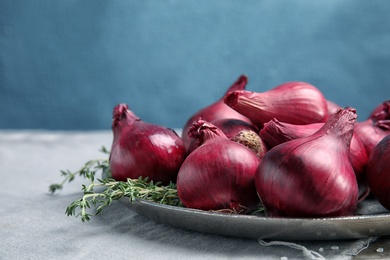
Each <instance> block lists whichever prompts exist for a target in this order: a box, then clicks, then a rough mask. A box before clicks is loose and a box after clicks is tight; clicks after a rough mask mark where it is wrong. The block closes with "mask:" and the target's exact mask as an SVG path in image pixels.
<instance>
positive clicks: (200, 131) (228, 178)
mask: <svg viewBox="0 0 390 260" xmlns="http://www.w3.org/2000/svg"><path fill="white" fill-rule="evenodd" d="M189 135H190V136H191V137H192V138H194V139H196V140H197V142H198V145H199V147H198V148H197V149H195V150H194V151H193V152H192V153H190V154H189V155H188V157H187V158H186V159H185V161H184V162H183V164H182V166H181V168H180V171H179V174H178V176H177V192H178V195H179V198H180V200H181V202H182V203H183V205H184V206H186V207H189V208H194V209H202V210H219V211H227V212H237V213H246V212H249V211H250V210H253V209H254V208H255V207H256V206H257V205H258V204H259V198H258V196H257V194H256V189H255V181H254V175H255V171H256V168H257V166H258V164H259V162H260V159H259V157H258V156H257V155H256V153H254V152H253V151H252V150H250V149H249V148H247V147H246V146H244V145H242V144H239V143H237V142H234V141H231V140H229V139H228V138H227V137H226V135H225V134H224V133H223V132H222V131H221V130H220V129H219V128H218V127H216V126H215V125H213V124H211V123H208V122H206V121H204V120H198V121H197V122H195V123H194V124H193V126H192V127H191V128H190V130H189Z"/></svg>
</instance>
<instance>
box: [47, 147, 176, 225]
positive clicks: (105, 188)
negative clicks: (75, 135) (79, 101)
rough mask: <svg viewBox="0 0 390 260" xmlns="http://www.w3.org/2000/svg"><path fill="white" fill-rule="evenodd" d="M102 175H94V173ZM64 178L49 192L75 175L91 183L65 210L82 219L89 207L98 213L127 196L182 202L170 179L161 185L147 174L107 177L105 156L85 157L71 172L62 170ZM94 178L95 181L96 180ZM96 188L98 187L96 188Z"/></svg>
mask: <svg viewBox="0 0 390 260" xmlns="http://www.w3.org/2000/svg"><path fill="white" fill-rule="evenodd" d="M100 151H101V152H103V153H106V154H109V151H108V150H107V149H106V148H105V147H102V148H101V150H100ZM99 172H100V173H101V175H102V178H96V177H95V176H96V174H97V173H99ZM61 175H62V176H64V180H63V181H62V182H61V183H56V184H52V185H50V186H49V190H50V192H52V193H54V192H55V191H57V190H61V189H62V188H63V186H64V184H65V183H67V182H71V181H73V180H74V179H75V177H76V176H78V175H79V176H81V177H84V178H85V179H87V180H88V181H89V182H90V184H89V185H84V184H83V185H82V189H81V190H82V191H83V196H82V197H81V198H80V199H78V200H76V201H73V202H72V203H71V204H69V206H68V207H67V208H66V210H65V214H66V215H67V216H75V217H79V216H80V217H81V220H82V222H85V221H89V220H90V219H91V216H92V214H91V213H90V211H89V209H91V208H92V207H94V208H95V209H96V212H95V215H97V214H100V213H101V212H102V211H103V209H104V208H105V207H107V206H109V205H111V203H112V201H114V200H119V199H120V198H123V197H127V198H129V200H130V201H135V200H136V199H144V200H148V201H152V202H157V203H160V204H165V205H172V206H182V204H181V202H180V200H179V197H178V195H177V189H176V185H175V184H174V183H172V182H171V183H169V184H168V185H166V186H162V185H161V183H160V182H156V183H154V182H153V181H149V179H148V178H142V177H139V178H138V179H127V181H116V180H114V179H112V178H110V176H111V173H110V165H109V160H108V159H96V160H90V161H87V162H86V163H85V164H84V165H83V166H82V167H81V169H80V170H78V171H76V172H71V171H69V170H66V171H61ZM95 179H96V181H95ZM95 188H96V189H97V188H99V191H96V190H95Z"/></svg>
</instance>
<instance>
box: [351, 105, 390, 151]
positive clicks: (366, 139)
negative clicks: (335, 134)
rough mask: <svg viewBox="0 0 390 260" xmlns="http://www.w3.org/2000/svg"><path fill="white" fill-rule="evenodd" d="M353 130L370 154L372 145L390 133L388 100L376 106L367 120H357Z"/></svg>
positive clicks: (389, 106)
mask: <svg viewBox="0 0 390 260" xmlns="http://www.w3.org/2000/svg"><path fill="white" fill-rule="evenodd" d="M354 131H355V133H356V134H357V135H358V136H359V138H360V140H361V141H362V143H363V145H364V147H365V149H366V151H367V154H368V155H370V154H371V152H372V150H373V149H374V147H375V146H376V145H377V144H378V143H379V142H380V141H381V140H382V139H383V138H384V137H385V136H387V135H389V134H390V100H387V101H385V102H383V103H382V104H380V105H379V106H377V107H376V108H375V109H374V110H373V112H371V114H370V116H369V118H368V119H367V120H365V121H363V122H358V123H357V124H356V126H355V130H354Z"/></svg>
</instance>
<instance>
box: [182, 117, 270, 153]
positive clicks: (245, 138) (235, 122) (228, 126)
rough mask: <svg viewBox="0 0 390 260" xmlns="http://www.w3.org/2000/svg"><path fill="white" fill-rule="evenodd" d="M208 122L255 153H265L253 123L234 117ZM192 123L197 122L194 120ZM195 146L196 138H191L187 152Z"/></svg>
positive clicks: (264, 146)
mask: <svg viewBox="0 0 390 260" xmlns="http://www.w3.org/2000/svg"><path fill="white" fill-rule="evenodd" d="M200 119H201V118H200ZM210 123H211V124H213V125H214V126H216V127H217V128H218V129H220V130H221V131H222V132H223V133H224V134H225V135H226V137H227V138H229V139H230V140H232V141H236V142H238V143H241V144H243V145H245V146H247V147H248V148H250V149H252V150H253V151H254V152H255V153H257V154H258V156H260V157H261V156H263V155H264V154H265V153H266V151H267V148H266V145H265V143H264V142H263V140H261V138H260V136H259V135H258V134H257V133H258V130H257V128H256V127H255V126H254V125H253V124H251V123H248V122H246V121H243V120H240V119H235V118H222V119H217V120H213V121H211V122H210ZM194 124H195V125H196V124H198V123H197V122H194ZM197 147H198V144H197V140H196V139H192V140H191V144H190V146H189V148H188V152H189V153H191V152H192V151H193V150H194V149H196V148H197Z"/></svg>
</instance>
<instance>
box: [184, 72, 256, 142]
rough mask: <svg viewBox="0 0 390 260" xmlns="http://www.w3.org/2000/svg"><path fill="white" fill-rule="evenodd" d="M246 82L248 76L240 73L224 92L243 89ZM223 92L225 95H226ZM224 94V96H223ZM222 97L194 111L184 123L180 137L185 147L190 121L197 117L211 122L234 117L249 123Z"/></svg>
mask: <svg viewBox="0 0 390 260" xmlns="http://www.w3.org/2000/svg"><path fill="white" fill-rule="evenodd" d="M247 83H248V77H247V76H245V75H241V76H240V77H239V78H238V79H237V80H236V82H234V83H233V85H231V86H230V87H229V88H228V89H227V91H226V93H229V92H231V91H235V90H243V89H245V87H246V85H247ZM226 93H225V95H226ZM225 95H224V96H225ZM224 96H223V97H224ZM223 97H221V98H220V99H219V100H217V101H215V102H214V103H213V104H211V105H209V106H207V107H204V108H202V109H201V110H199V111H198V112H196V113H194V114H193V115H192V116H191V117H190V118H189V119H188V120H187V122H186V123H185V125H184V127H183V134H182V139H183V142H184V145H185V147H186V148H187V149H188V148H189V146H190V144H191V138H190V137H189V136H188V129H189V128H190V127H191V126H192V123H193V122H194V121H196V120H198V119H199V118H202V119H203V120H205V121H208V122H211V121H214V120H217V119H221V118H235V119H240V120H243V121H246V122H248V123H251V122H250V120H249V119H248V118H246V117H245V116H243V115H241V114H240V113H238V112H236V111H235V110H233V109H231V108H230V107H228V106H227V105H226V104H225V103H224V102H223Z"/></svg>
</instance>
